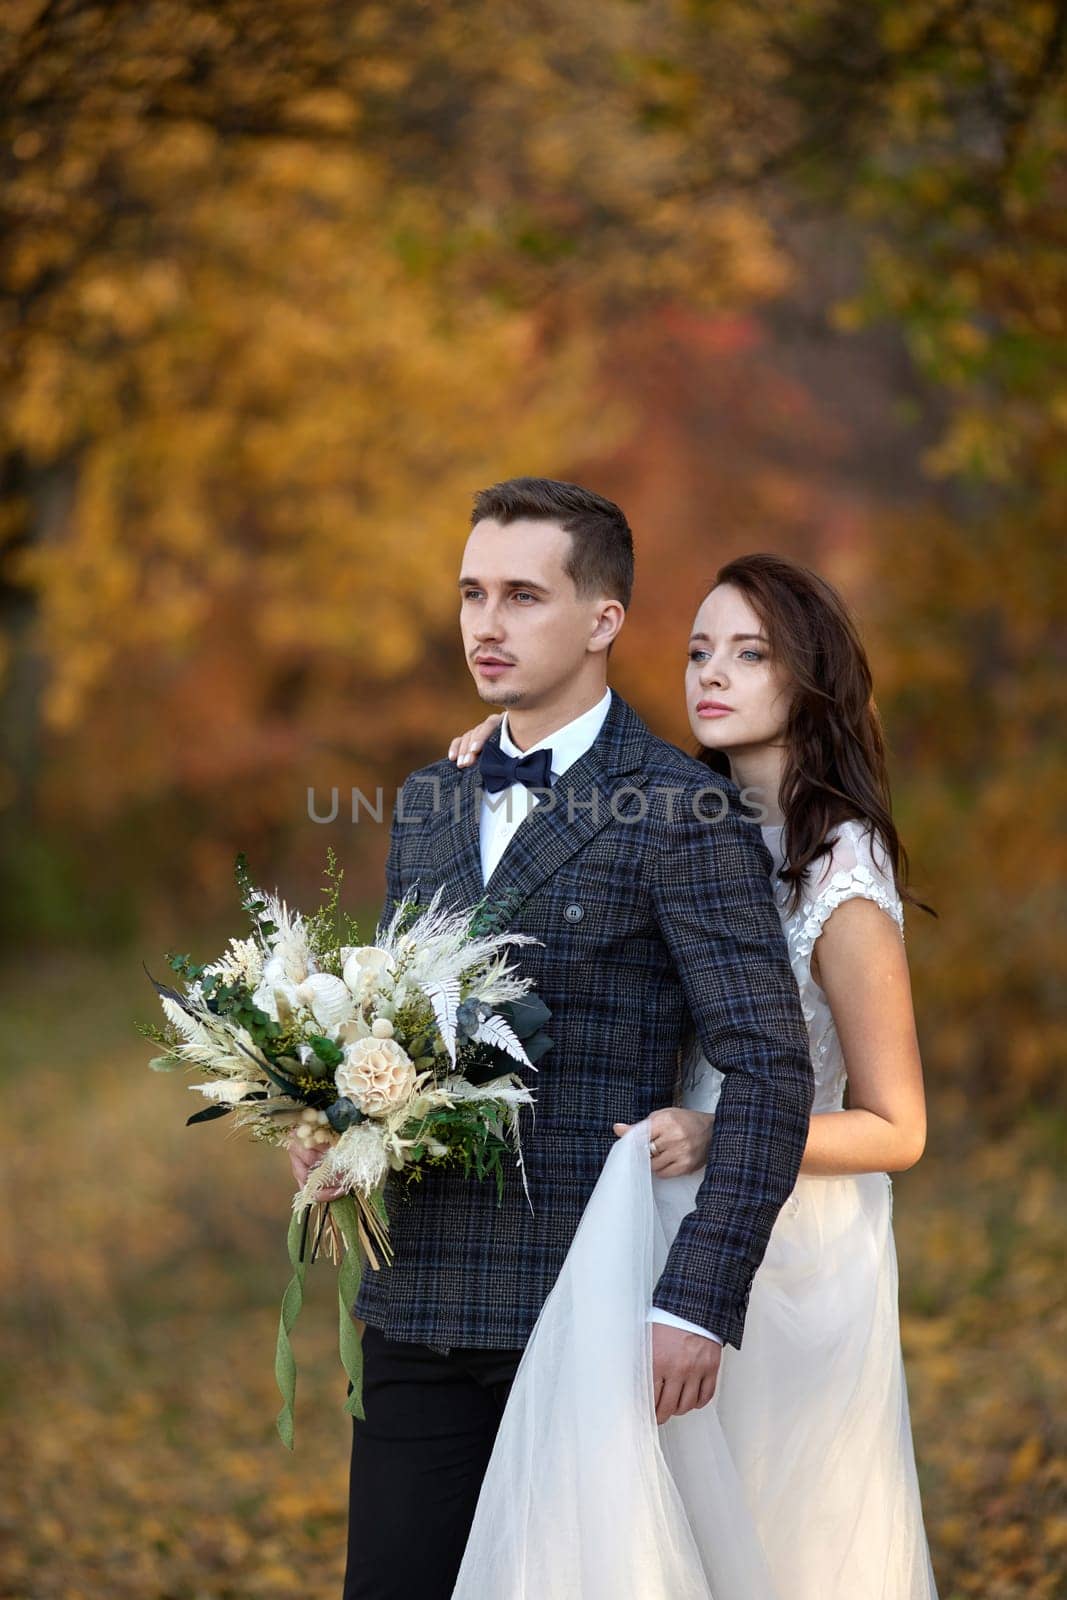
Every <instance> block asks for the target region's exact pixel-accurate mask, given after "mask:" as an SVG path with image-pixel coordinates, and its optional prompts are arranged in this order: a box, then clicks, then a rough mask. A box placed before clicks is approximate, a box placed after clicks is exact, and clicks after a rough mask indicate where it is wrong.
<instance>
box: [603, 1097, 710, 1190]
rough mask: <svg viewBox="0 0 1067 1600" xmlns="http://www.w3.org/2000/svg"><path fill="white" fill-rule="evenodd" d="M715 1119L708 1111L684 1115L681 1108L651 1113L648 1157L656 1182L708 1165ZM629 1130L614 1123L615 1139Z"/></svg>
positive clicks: (668, 1107) (673, 1107)
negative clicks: (649, 1157)
mask: <svg viewBox="0 0 1067 1600" xmlns="http://www.w3.org/2000/svg"><path fill="white" fill-rule="evenodd" d="M714 1126H715V1117H714V1115H713V1114H712V1112H710V1111H688V1110H686V1108H685V1107H684V1106H666V1107H665V1108H664V1109H663V1110H662V1111H653V1113H652V1115H651V1117H650V1118H649V1119H648V1133H649V1145H648V1149H649V1155H650V1156H651V1158H652V1172H653V1175H654V1176H655V1177H657V1178H680V1177H682V1175H683V1174H684V1173H686V1172H700V1171H701V1170H702V1168H704V1167H706V1166H707V1163H708V1149H709V1147H710V1145H711V1131H712V1128H713V1127H714ZM631 1127H633V1123H630V1122H616V1124H615V1133H616V1134H617V1135H618V1137H619V1138H621V1137H622V1135H623V1134H624V1133H627V1132H628V1131H629V1129H630V1128H631Z"/></svg>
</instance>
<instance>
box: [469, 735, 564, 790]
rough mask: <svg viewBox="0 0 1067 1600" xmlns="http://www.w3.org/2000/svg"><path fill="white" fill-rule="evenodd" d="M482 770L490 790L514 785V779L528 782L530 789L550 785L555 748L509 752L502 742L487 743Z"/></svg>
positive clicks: (516, 781) (481, 764) (484, 749)
mask: <svg viewBox="0 0 1067 1600" xmlns="http://www.w3.org/2000/svg"><path fill="white" fill-rule="evenodd" d="M478 770H479V771H480V772H481V775H482V784H483V786H484V787H485V788H486V789H488V791H489V793H490V794H496V793H497V792H498V790H500V789H510V788H511V785H512V784H513V783H524V784H526V786H527V788H529V789H550V788H551V787H552V752H551V750H543V749H542V750H531V751H530V752H529V754H528V755H525V756H509V755H506V754H505V753H504V751H503V750H501V748H500V746H499V744H487V745H485V747H484V748H483V750H482V753H481V755H480V756H479V757H478Z"/></svg>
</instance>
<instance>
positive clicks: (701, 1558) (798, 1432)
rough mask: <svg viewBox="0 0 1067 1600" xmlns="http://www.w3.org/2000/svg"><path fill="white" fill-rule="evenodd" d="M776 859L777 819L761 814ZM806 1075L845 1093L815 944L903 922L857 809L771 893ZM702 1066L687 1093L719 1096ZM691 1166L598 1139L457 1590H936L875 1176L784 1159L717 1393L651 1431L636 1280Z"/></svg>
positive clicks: (662, 1250)
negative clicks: (846, 911)
mask: <svg viewBox="0 0 1067 1600" xmlns="http://www.w3.org/2000/svg"><path fill="white" fill-rule="evenodd" d="M763 837H764V842H765V843H766V844H767V846H768V848H769V849H770V851H771V854H772V856H773V857H774V860H775V868H776V869H777V868H778V867H779V866H780V865H781V860H782V855H781V838H782V830H781V828H764V830H763ZM775 894H776V898H777V900H778V904H779V909H780V911H781V913H782V918H783V925H784V930H785V934H786V940H787V943H788V947H789V955H790V960H791V962H792V966H793V971H794V975H795V977H796V979H797V984H798V987H799V990H800V998H801V1003H802V1007H803V1012H804V1017H805V1020H806V1022H807V1026H808V1033H809V1038H810V1042H811V1055H812V1064H813V1067H814V1071H815V1102H814V1107H813V1110H814V1111H816V1112H824V1111H839V1110H840V1109H841V1108H842V1097H843V1093H844V1087H845V1067H844V1062H843V1059H842V1054H841V1048H840V1044H839V1042H838V1039H837V1034H836V1031H835V1029H834V1025H833V1019H832V1017H831V1015H830V1010H829V1006H828V1004H827V1001H826V997H825V995H824V994H823V993H822V991H821V989H819V987H818V985H817V984H816V983H815V982H814V980H813V979H812V977H811V970H810V962H811V952H812V949H813V947H814V944H815V941H816V939H817V938H818V936H819V933H820V931H821V929H822V926H823V924H824V922H825V921H826V918H827V917H828V916H829V915H830V912H831V911H832V910H833V909H834V908H835V907H836V906H838V905H840V904H841V903H842V902H843V901H845V900H848V899H852V898H854V897H856V896H863V897H865V898H867V899H870V900H873V901H875V902H876V903H877V904H878V905H880V906H881V907H882V908H883V909H884V910H885V911H886V913H887V914H888V915H889V916H891V917H892V918H893V919H894V921H895V922H896V923H897V925H898V926H899V927H901V928H903V913H902V908H901V905H900V900H899V897H898V896H897V893H896V890H895V887H894V885H893V880H892V876H891V874H890V873H888V872H887V871H886V870H885V862H884V859H883V858H882V855H881V852H880V850H879V852H878V854H877V856H876V855H875V853H873V852H872V850H871V847H870V844H869V841H868V839H867V837H866V835H865V833H864V831H863V829H862V828H861V826H860V825H859V824H858V823H853V822H850V823H846V824H845V825H844V826H842V827H841V828H840V829H839V830H838V835H837V839H836V842H835V844H834V848H833V852H832V856H831V857H830V858H829V860H828V861H827V862H826V863H825V864H824V866H823V869H822V870H821V872H820V873H819V875H818V877H817V879H816V881H815V882H813V883H812V885H811V887H810V889H808V890H806V891H805V894H804V897H803V899H802V901H801V904H800V906H799V907H798V909H797V910H796V911H795V912H793V913H791V914H790V913H787V910H786V898H787V889H786V886H785V885H783V884H782V883H781V882H780V880H778V879H777V877H776V878H775ZM721 1081H722V1079H721V1075H720V1074H719V1073H717V1072H715V1071H714V1069H712V1068H711V1067H709V1066H708V1065H707V1063H706V1062H702V1063H700V1065H699V1067H698V1069H697V1071H696V1074H695V1079H694V1082H693V1084H692V1087H691V1088H690V1089H689V1090H688V1091H687V1092H686V1093H685V1095H684V1096H683V1103H684V1104H686V1105H689V1106H692V1107H695V1108H697V1109H701V1110H714V1107H715V1104H716V1102H717V1099H718V1093H719V1087H720V1085H721ZM700 1177H701V1175H700V1174H699V1173H694V1174H692V1175H691V1176H688V1177H685V1178H668V1179H654V1178H653V1177H652V1176H651V1172H650V1167H649V1156H648V1124H647V1122H645V1123H642V1124H640V1126H638V1127H636V1128H633V1129H632V1130H631V1131H630V1132H629V1133H628V1134H626V1135H625V1136H624V1137H623V1138H622V1139H620V1140H619V1142H618V1144H617V1145H616V1146H615V1147H614V1149H613V1150H612V1152H611V1154H610V1156H609V1157H608V1160H607V1162H606V1163H605V1166H604V1170H603V1173H602V1174H601V1176H600V1179H599V1181H598V1183H597V1186H596V1189H595V1190H594V1192H593V1194H592V1196H591V1198H590V1201H589V1204H588V1206H587V1208H586V1211H585V1214H584V1216H583V1218H582V1222H581V1225H580V1227H579V1229H578V1232H577V1234H576V1235H575V1238H574V1242H573V1244H572V1246H571V1249H570V1252H569V1253H568V1256H567V1259H566V1261H565V1263H564V1265H563V1269H562V1271H561V1273H560V1276H559V1278H558V1280H557V1282H556V1284H555V1286H554V1288H553V1290H552V1293H551V1295H550V1296H549V1298H548V1300H547V1301H546V1303H545V1306H544V1308H543V1310H542V1312H541V1315H540V1317H539V1319H538V1322H537V1324H536V1326H535V1328H534V1331H533V1333H532V1335H531V1337H530V1341H529V1343H528V1345H527V1348H526V1352H525V1354H524V1356H523V1359H522V1363H521V1365H520V1367H519V1371H518V1374H517V1376H516V1379H515V1383H514V1385H513V1388H512V1391H511V1396H510V1399H509V1401H508V1404H507V1407H506V1410H505V1413H504V1417H503V1420H502V1422H501V1426H500V1431H499V1434H498V1436H497V1441H496V1445H495V1447H494V1450H493V1455H492V1458H491V1460H490V1463H489V1468H488V1471H487V1473H486V1477H485V1481H484V1483H483V1486H482V1492H481V1496H480V1498H479V1501H478V1508H477V1511H476V1514H475V1519H474V1523H473V1526H472V1529H471V1533H470V1537H469V1539H468V1542H467V1548H466V1551H465V1554H464V1559H463V1565H462V1567H461V1569H460V1573H459V1577H458V1580H457V1583H456V1587H455V1589H454V1591H453V1600H936V1596H937V1591H936V1588H935V1585H934V1576H933V1570H932V1568H931V1565H930V1558H929V1553H928V1550H927V1543H926V1536H925V1532H924V1529H923V1521H922V1509H921V1505H920V1499H919V1488H918V1482H917V1479H916V1474H915V1461H914V1454H913V1450H912V1441H911V1427H910V1421H909V1415H908V1399H907V1390H906V1387H905V1382H904V1369H903V1363H902V1360H901V1352H900V1330H899V1321H898V1312H897V1263H896V1250H895V1246H894V1242H893V1228H892V1220H891V1219H892V1186H891V1182H890V1179H889V1177H888V1176H887V1175H886V1174H885V1173H880V1172H876V1173H865V1174H862V1175H860V1176H858V1177H846V1178H816V1177H807V1176H801V1177H800V1178H799V1179H798V1181H797V1184H796V1187H795V1189H794V1190H793V1193H792V1194H791V1195H790V1197H789V1199H788V1200H787V1201H786V1203H785V1205H784V1206H783V1208H782V1210H781V1212H780V1213H779V1216H778V1220H777V1222H776V1223H775V1226H774V1229H773V1231H772V1233H771V1238H770V1242H769V1245H768V1248H767V1253H766V1255H765V1257H764V1260H763V1262H762V1264H761V1266H760V1268H759V1271H758V1272H757V1273H756V1277H755V1280H754V1282H753V1285H752V1293H751V1297H750V1300H749V1306H748V1313H747V1318H746V1323H745V1332H744V1338H743V1342H742V1348H741V1349H740V1350H736V1349H734V1348H732V1347H727V1348H726V1350H725V1351H724V1352H723V1362H722V1367H721V1371H720V1376H719V1384H718V1390H717V1393H716V1397H715V1400H714V1401H713V1403H712V1404H711V1405H709V1406H706V1407H704V1408H703V1409H702V1410H700V1411H693V1412H689V1413H688V1414H687V1415H685V1416H683V1417H674V1418H672V1419H671V1420H670V1421H669V1422H668V1423H666V1425H665V1426H663V1427H662V1428H661V1427H657V1424H656V1421H655V1413H654V1406H653V1401H652V1383H651V1331H650V1326H649V1323H648V1320H647V1319H648V1310H649V1307H650V1305H651V1303H652V1292H653V1289H654V1286H655V1283H656V1280H657V1278H658V1276H659V1273H660V1271H661V1270H662V1267H663V1263H664V1261H665V1259H666V1255H667V1250H668V1248H669V1245H670V1241H671V1239H672V1238H673V1237H674V1233H675V1231H676V1229H677V1227H678V1224H679V1222H680V1221H681V1219H682V1217H683V1216H684V1215H685V1214H686V1213H687V1212H688V1211H690V1210H692V1208H693V1204H694V1199H695V1195H696V1191H697V1189H698V1187H699V1183H700Z"/></svg>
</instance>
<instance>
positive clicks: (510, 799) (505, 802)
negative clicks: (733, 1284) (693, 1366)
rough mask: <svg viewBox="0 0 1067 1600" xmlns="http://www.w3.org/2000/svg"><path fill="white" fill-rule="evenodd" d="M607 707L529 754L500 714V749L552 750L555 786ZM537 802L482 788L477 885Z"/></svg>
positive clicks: (666, 1317) (664, 1316) (705, 1332)
mask: <svg viewBox="0 0 1067 1600" xmlns="http://www.w3.org/2000/svg"><path fill="white" fill-rule="evenodd" d="M610 709H611V690H610V689H605V690H604V696H603V699H601V700H598V701H597V703H596V705H595V706H591V707H590V709H589V710H588V711H583V712H582V714H581V716H580V717H575V719H574V721H573V722H568V723H565V724H564V726H563V727H562V728H557V729H556V730H555V732H554V733H550V734H549V735H548V736H547V737H546V738H544V739H541V740H540V741H539V742H538V743H537V744H532V745H531V746H530V749H529V750H520V749H519V747H518V745H517V744H516V743H515V741H514V740H513V739H512V737H511V734H510V732H509V731H508V718H507V712H505V713H504V719H503V721H502V722H501V724H500V748H501V750H502V751H503V752H504V754H505V755H507V756H527V755H529V754H530V753H531V752H532V751H534V750H543V749H544V748H545V747H546V746H547V748H548V749H550V750H551V751H552V782H553V783H555V782H556V780H557V779H559V778H561V777H562V776H563V774H564V773H565V772H566V771H567V768H568V767H572V766H573V765H574V763H575V762H576V761H578V760H580V759H581V757H582V756H584V755H585V752H586V751H587V750H588V749H589V747H590V745H592V744H593V743H594V742H595V741H596V738H597V735H598V734H599V733H600V730H601V728H602V727H603V726H604V722H605V719H606V717H607V714H608V712H609V711H610ZM542 798H543V796H541V795H537V794H535V793H534V792H533V790H532V789H529V788H527V786H526V784H524V783H513V784H512V785H511V787H510V788H508V789H500V790H498V791H497V793H496V794H490V793H489V791H488V790H486V791H485V792H484V793H483V795H482V811H481V816H480V818H479V842H480V845H481V856H482V883H483V885H484V884H487V883H488V882H489V879H490V878H491V877H492V875H493V873H494V872H495V870H496V867H497V864H498V863H499V861H500V858H501V856H502V855H503V854H504V852H505V850H506V849H507V847H508V845H509V844H510V843H511V840H512V838H513V836H514V834H515V831H516V829H517V828H518V827H519V825H520V824H521V823H523V822H525V821H526V818H527V817H528V816H529V814H530V812H531V811H532V810H533V808H534V806H536V805H540V804H541V801H542ZM649 1321H650V1322H662V1323H665V1324H666V1325H667V1326H668V1327H671V1328H682V1329H684V1331H685V1332H686V1333H699V1334H700V1335H701V1337H702V1338H705V1339H714V1340H715V1342H716V1344H722V1340H721V1339H720V1338H719V1336H718V1334H717V1333H712V1332H710V1331H709V1329H707V1328H698V1327H697V1325H696V1323H694V1322H686V1320H685V1319H684V1318H683V1317H676V1316H675V1315H674V1312H673V1311H661V1310H660V1309H659V1307H658V1306H653V1307H652V1310H651V1311H650V1312H649Z"/></svg>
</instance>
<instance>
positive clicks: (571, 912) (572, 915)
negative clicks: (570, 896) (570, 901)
mask: <svg viewBox="0 0 1067 1600" xmlns="http://www.w3.org/2000/svg"><path fill="white" fill-rule="evenodd" d="M563 915H564V916H565V917H566V919H567V921H568V922H581V920H582V918H583V917H584V916H585V907H584V906H579V905H572V906H565V907H564V910H563Z"/></svg>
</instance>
